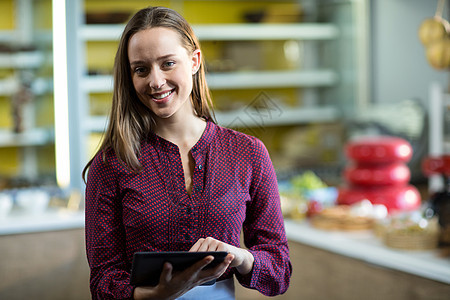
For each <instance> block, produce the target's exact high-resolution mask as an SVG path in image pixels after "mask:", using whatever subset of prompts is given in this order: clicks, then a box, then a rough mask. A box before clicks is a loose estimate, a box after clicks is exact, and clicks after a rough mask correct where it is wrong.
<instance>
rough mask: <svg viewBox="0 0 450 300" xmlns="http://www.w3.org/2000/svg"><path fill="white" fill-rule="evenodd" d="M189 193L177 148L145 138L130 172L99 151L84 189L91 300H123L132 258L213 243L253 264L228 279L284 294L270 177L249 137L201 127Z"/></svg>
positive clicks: (286, 266) (283, 252) (266, 161)
mask: <svg viewBox="0 0 450 300" xmlns="http://www.w3.org/2000/svg"><path fill="white" fill-rule="evenodd" d="M191 153H192V156H193V158H194V160H195V170H194V173H193V177H192V180H193V186H192V193H191V196H189V195H188V194H187V192H186V187H185V182H184V175H183V167H182V164H181V158H180V154H179V151H178V147H177V146H176V145H175V144H172V143H170V142H168V141H167V140H164V139H162V138H160V137H158V136H156V135H154V134H151V135H150V137H149V139H148V140H147V141H144V142H142V144H141V154H140V162H141V164H142V166H143V170H142V171H141V172H140V173H133V172H131V171H129V170H128V169H127V168H126V167H124V166H123V165H122V164H121V163H120V162H119V161H118V160H117V158H116V156H115V155H114V153H113V151H106V152H105V153H104V154H105V161H103V160H102V153H100V154H98V155H97V156H96V157H95V159H94V161H93V163H92V165H91V166H90V169H89V174H88V180H87V187H86V248H87V257H88V261H89V265H90V269H91V279H90V287H91V292H92V296H93V299H131V298H132V293H133V287H132V286H131V285H130V284H129V279H130V268H131V262H132V258H133V254H134V253H135V252H137V251H187V250H189V249H190V247H191V246H192V245H193V244H194V243H195V242H196V241H197V240H198V239H199V238H205V237H213V238H215V239H218V240H221V241H223V242H225V243H228V244H231V245H234V246H237V247H240V234H241V230H242V232H243V236H244V241H245V246H246V247H247V248H248V249H249V250H250V251H251V253H252V254H253V255H254V257H255V262H254V266H253V270H252V272H251V273H250V274H247V275H245V276H242V275H240V274H239V273H238V272H237V271H235V270H234V269H233V268H231V269H229V270H227V272H225V273H224V274H223V275H222V277H221V278H220V279H225V278H231V277H232V276H233V274H235V276H236V277H237V279H238V280H239V282H240V283H241V284H242V285H243V286H245V287H248V288H252V289H257V290H258V291H260V292H261V293H262V294H264V295H276V294H280V293H283V292H285V291H286V290H287V288H288V286H289V280H290V276H291V272H292V267H291V263H290V260H289V249H288V244H287V239H286V234H285V230H284V223H283V218H282V214H281V209H280V198H279V194H278V187H277V181H276V176H275V172H274V169H273V166H272V163H271V161H270V158H269V154H268V152H267V150H266V148H265V147H264V145H263V144H262V142H261V141H259V140H258V139H256V138H254V137H251V136H248V135H245V134H243V133H240V132H236V131H233V130H230V129H226V128H222V127H220V126H217V125H215V124H214V123H212V122H208V123H207V126H206V130H205V132H204V133H203V135H202V137H201V138H200V140H199V141H198V142H197V144H195V145H194V147H193V148H192V149H191Z"/></svg>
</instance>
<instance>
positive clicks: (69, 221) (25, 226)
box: [0, 209, 84, 235]
mask: <svg viewBox="0 0 450 300" xmlns="http://www.w3.org/2000/svg"><path fill="white" fill-rule="evenodd" d="M76 228H84V211H72V210H67V209H54V210H47V211H45V212H43V213H39V214H32V213H22V212H20V213H13V214H10V215H8V216H7V217H4V218H1V219H0V235H6V234H21V233H33V232H44V231H56V230H67V229H76Z"/></svg>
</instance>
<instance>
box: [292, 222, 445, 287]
mask: <svg viewBox="0 0 450 300" xmlns="http://www.w3.org/2000/svg"><path fill="white" fill-rule="evenodd" d="M285 226H286V234H287V237H288V239H289V240H291V241H295V242H299V243H302V244H305V245H309V246H312V247H316V248H320V249H323V250H327V251H330V252H333V253H337V254H340V255H344V256H348V257H352V258H355V259H358V260H361V261H365V262H367V263H370V264H374V265H378V266H382V267H386V268H390V269H395V270H398V271H402V272H406V273H410V274H414V275H417V276H421V277H424V278H428V279H432V280H436V281H440V282H443V283H447V284H450V258H448V257H447V258H443V257H440V256H439V251H438V250H400V249H394V248H389V247H386V246H385V245H384V244H383V243H382V241H381V240H380V239H379V238H378V237H376V236H375V235H374V234H373V233H372V232H371V231H355V232H343V231H327V230H321V229H316V228H314V227H312V226H311V225H310V224H309V222H307V221H294V220H286V221H285Z"/></svg>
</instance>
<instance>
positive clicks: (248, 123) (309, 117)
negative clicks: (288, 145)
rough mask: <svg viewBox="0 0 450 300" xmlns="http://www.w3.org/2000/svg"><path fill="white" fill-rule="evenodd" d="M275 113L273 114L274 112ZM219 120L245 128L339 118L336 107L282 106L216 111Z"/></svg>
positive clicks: (327, 120)
mask: <svg viewBox="0 0 450 300" xmlns="http://www.w3.org/2000/svg"><path fill="white" fill-rule="evenodd" d="M272 113H273V114H272ZM216 118H217V122H218V123H219V124H220V125H222V126H225V127H231V128H242V127H243V128H245V127H260V126H278V125H295V124H302V123H309V122H333V121H336V120H338V119H339V112H338V111H337V109H336V108H334V107H317V108H315V107H306V108H301V107H300V108H286V107H281V108H277V109H274V110H272V111H269V110H266V109H265V110H264V111H263V114H261V112H258V111H257V110H255V109H242V110H238V111H232V112H226V113H225V112H216Z"/></svg>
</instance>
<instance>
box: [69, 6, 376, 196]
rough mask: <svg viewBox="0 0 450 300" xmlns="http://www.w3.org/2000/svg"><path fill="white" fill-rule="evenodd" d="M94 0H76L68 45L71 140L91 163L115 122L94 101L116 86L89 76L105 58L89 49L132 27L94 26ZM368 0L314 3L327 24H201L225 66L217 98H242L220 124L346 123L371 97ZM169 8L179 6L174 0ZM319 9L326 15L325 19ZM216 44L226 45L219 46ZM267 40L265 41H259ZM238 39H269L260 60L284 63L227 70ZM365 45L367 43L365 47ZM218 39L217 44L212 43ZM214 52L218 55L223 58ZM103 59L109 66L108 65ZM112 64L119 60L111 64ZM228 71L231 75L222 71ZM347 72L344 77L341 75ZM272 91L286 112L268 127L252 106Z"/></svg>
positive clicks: (214, 79)
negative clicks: (362, 32) (96, 141)
mask: <svg viewBox="0 0 450 300" xmlns="http://www.w3.org/2000/svg"><path fill="white" fill-rule="evenodd" d="M87 2H88V1H87V0H77V1H71V2H70V3H68V6H67V20H68V24H67V25H68V27H67V28H68V36H70V37H71V38H70V39H68V42H67V44H68V47H67V49H69V50H68V52H71V53H70V55H68V59H69V62H68V73H69V74H73V77H72V78H74V80H71V81H70V85H69V98H70V97H73V99H69V103H70V104H69V109H70V110H71V112H72V113H71V117H70V118H72V119H73V120H71V121H70V123H71V124H78V125H77V126H74V127H73V128H75V129H74V130H72V132H75V133H72V134H71V139H72V140H73V142H71V146H70V150H71V151H70V152H71V153H76V157H77V159H78V160H82V161H88V160H89V157H88V155H89V152H88V150H87V149H88V141H89V138H90V137H91V134H92V133H97V132H99V133H100V132H104V130H105V128H106V126H107V117H106V116H94V115H90V114H91V112H92V111H94V110H93V109H92V108H91V103H90V101H91V100H92V99H94V98H96V97H95V96H96V95H93V94H110V93H112V91H113V86H114V85H113V77H112V76H111V74H107V73H106V74H105V73H104V71H103V70H100V72H99V74H101V75H88V74H91V73H90V71H91V70H90V69H89V66H88V61H90V60H92V59H97V58H96V55H98V53H95V52H87V51H91V50H92V51H93V48H91V47H90V46H91V45H93V44H94V43H97V42H100V43H101V42H108V46H110V45H111V43H110V42H118V41H119V39H120V37H121V35H122V32H123V30H124V27H125V24H86V23H85V22H84V20H85V16H86V13H88V12H89V11H87V9H89V7H88V6H87V5H86V4H87ZM293 2H297V1H293ZM367 3H368V1H367V0H362V1H358V4H355V3H353V2H347V1H345V2H344V3H323V4H322V3H321V4H320V5H315V4H311V9H312V10H311V11H314V13H316V11H317V13H318V14H317V16H318V18H317V19H318V20H319V19H320V20H322V21H323V22H322V21H321V22H315V23H312V22H309V21H308V22H305V23H290V22H286V23H264V22H261V23H227V24H225V23H213V22H212V23H210V24H200V23H197V24H195V23H194V24H193V30H194V32H195V33H196V35H197V37H198V39H199V40H200V42H204V41H207V43H205V44H204V45H203V46H204V47H205V53H208V51H206V50H210V51H211V52H210V53H209V55H210V56H208V55H206V58H205V59H206V64H210V66H215V65H214V63H217V64H216V66H218V67H217V68H216V71H220V72H210V73H207V74H206V80H207V82H208V87H209V88H210V89H211V90H212V94H213V97H214V98H215V99H216V101H220V100H218V99H224V97H225V96H221V93H223V91H228V90H233V91H232V93H230V95H229V96H230V97H233V98H239V99H236V100H239V102H241V103H242V108H238V109H236V110H233V111H225V110H223V111H219V110H216V112H215V114H216V116H217V121H218V122H219V124H220V125H223V126H230V127H231V126H233V127H236V128H239V127H247V126H248V127H251V126H253V127H259V126H265V125H267V126H274V127H276V126H284V125H294V126H295V125H302V126H303V125H310V124H312V123H314V124H317V123H327V122H335V121H340V120H341V119H342V118H345V116H347V115H352V113H353V111H354V110H356V109H357V108H359V107H360V105H359V102H360V101H365V100H366V98H365V97H364V96H366V95H363V92H360V90H361V89H364V87H366V86H367V82H366V79H367V76H365V72H366V71H367V70H366V69H364V68H365V67H366V66H367V65H365V64H364V65H361V64H359V63H358V62H357V59H359V58H361V57H363V58H364V57H366V56H365V53H362V51H364V49H367V47H366V46H367V45H365V44H364V43H365V42H366V41H367V40H362V39H361V38H360V37H359V36H358V34H357V33H358V32H359V31H358V30H356V28H357V27H358V28H359V27H361V26H362V27H363V28H365V26H366V24H365V23H366V22H367V23H368V17H369V16H368V14H366V11H365V10H358V9H357V8H358V7H362V8H365V7H367V5H368V4H367ZM184 4H185V2H184V1H179V2H177V6H176V8H175V9H177V10H179V12H180V13H181V14H184V12H183V8H184ZM341 4H343V5H341ZM230 5H235V4H230ZM237 5H238V6H239V4H237ZM169 7H171V8H174V7H173V6H172V5H169ZM261 7H262V8H264V4H261ZM236 9H237V10H240V9H242V10H245V7H244V6H243V7H233V11H234V10H236ZM119 10H120V9H119ZM319 11H322V12H323V14H320V18H319ZM214 13H217V14H221V13H222V12H221V11H218V12H214ZM356 14H358V16H356ZM211 20H212V18H211ZM344 33H345V34H344ZM216 41H217V42H219V43H215V42H216ZM259 41H261V43H258V42H259ZM280 41H281V42H280ZM283 41H289V43H283ZM292 41H293V42H292ZM91 42H92V44H90V43H91ZM211 42H212V43H211ZM236 42H251V43H248V44H252V46H253V45H255V44H261V45H256V46H255V47H259V46H262V47H266V45H265V44H266V43H269V44H271V47H272V46H273V48H274V49H273V52H270V51H272V50H270V49H269V48H264V49H268V50H270V51H269V52H267V53H266V52H264V53H260V54H261V55H260V56H259V57H260V59H261V60H268V59H270V58H272V57H273V55H277V60H278V61H279V63H278V62H277V61H273V62H272V61H271V62H268V63H267V64H266V63H260V64H259V63H257V62H256V61H257V57H256V56H255V57H254V60H255V63H254V64H250V66H248V67H247V68H245V71H244V70H239V69H236V68H233V66H232V63H231V62H230V64H229V65H226V66H225V67H223V68H222V65H221V64H220V63H221V62H220V60H221V59H223V62H224V61H225V60H230V61H235V58H234V57H233V55H234V54H233V53H232V51H236V52H237V54H236V55H238V58H241V57H242V55H241V53H240V52H239V50H236V49H237V47H239V46H240V45H238V46H235V45H236V44H237V43H236ZM255 42H257V43H255ZM361 43H362V44H364V45H359V44H361ZM69 44H70V45H69ZM212 44H214V45H213V46H211V45H212ZM297 44H298V45H297ZM242 45H243V46H246V45H244V44H242ZM290 45H292V47H291V48H289V46H290ZM294 45H295V47H294ZM88 46H89V47H88ZM297 46H298V47H297ZM208 47H209V48H208ZM232 47H235V48H236V49H235V48H232ZM294 48H295V49H294ZM246 49H247V48H246ZM228 50H229V51H228ZM214 51H215V52H214ZM227 51H228V52H227ZM249 51H250V50H249ZM264 51H265V50H264ZM289 51H290V52H289ZM250 53H251V52H250ZM271 53H272V54H271ZM214 54H217V55H216V56H217V57H216V56H215V55H214ZM291 54H292V55H291ZM250 55H252V54H250ZM283 55H284V57H283ZM294 56H295V57H297V58H294ZM208 57H210V58H211V59H213V57H214V60H213V61H208ZM259 62H261V61H259ZM102 63H104V65H106V62H102ZM235 63H236V64H237V65H238V66H240V65H241V64H240V62H238V61H237V59H236V61H235ZM271 63H273V64H272V65H271ZM111 65H112V61H111V62H110V64H109V65H108V66H111ZM102 66H103V64H102ZM251 66H253V67H251ZM356 66H358V67H356ZM100 68H103V67H100ZM210 70H213V67H210ZM223 70H227V71H229V72H222V71H223ZM361 72H364V74H361ZM343 75H344V76H345V77H344V78H343V77H341V76H343ZM268 89H272V90H274V91H276V92H275V93H270V94H271V95H272V94H273V95H272V96H273V97H279V99H280V101H278V100H277V99H272V100H274V101H275V105H276V106H279V108H281V109H282V111H281V112H280V114H279V116H278V115H277V116H276V117H269V118H264V121H263V123H264V124H262V123H261V121H262V120H261V119H258V117H259V118H260V117H261V116H256V114H258V112H257V111H252V110H251V109H250V107H251V105H252V104H251V103H252V101H254V97H252V96H250V92H252V93H253V94H255V93H254V92H257V90H260V91H266V90H268ZM255 90H256V91H255ZM270 92H271V91H270ZM224 94H226V92H225V93H224ZM274 95H276V96H274ZM102 97H103V95H102ZM99 99H100V97H99ZM223 101H225V102H226V101H227V100H226V99H224V100H223ZM283 105H286V107H283ZM288 105H290V106H288ZM226 106H227V105H225V103H224V105H220V103H218V104H217V107H223V108H225V107H226ZM255 116H256V118H254V117H255ZM70 118H69V119H70ZM342 120H343V119H342ZM344 121H345V120H344ZM74 156H75V155H74ZM79 165H80V163H79V161H74V162H73V163H72V162H71V172H73V173H74V174H78V173H81V169H80V166H79ZM78 185H80V186H81V187H82V188H83V184H82V183H81V182H79V183H74V186H77V187H78Z"/></svg>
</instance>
